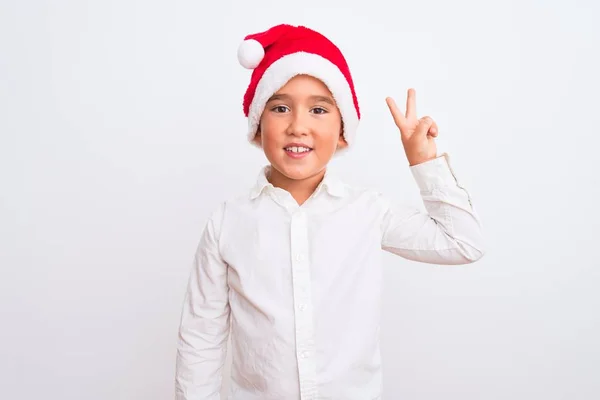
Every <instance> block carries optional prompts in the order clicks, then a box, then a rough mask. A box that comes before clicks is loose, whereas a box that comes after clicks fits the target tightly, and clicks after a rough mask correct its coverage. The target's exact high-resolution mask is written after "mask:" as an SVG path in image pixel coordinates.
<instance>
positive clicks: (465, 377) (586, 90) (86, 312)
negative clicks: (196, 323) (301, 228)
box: [0, 0, 600, 400]
mask: <svg viewBox="0 0 600 400" xmlns="http://www.w3.org/2000/svg"><path fill="white" fill-rule="evenodd" d="M1 4H2V5H1V8H0V135H1V136H0V266H1V269H0V313H1V319H0V324H1V327H0V398H2V399H11V400H13V399H15V400H16V399H32V400H33V399H41V398H43V399H56V400H59V399H60V400H67V399H68V400H71V399H77V400H82V399H84V400H105V399H106V400H129V399H132V400H137V399H144V400H159V399H169V398H172V397H173V379H174V367H175V345H176V339H177V327H178V322H179V316H180V307H181V305H182V301H183V296H184V290H185V285H186V281H187V277H188V274H189V271H190V267H191V262H192V259H193V254H194V251H195V246H196V245H197V241H198V240H199V238H200V234H201V231H202V229H203V227H204V223H205V221H206V219H207V217H208V215H209V213H210V212H211V211H212V210H214V209H215V207H216V206H217V205H218V203H219V202H220V201H221V200H224V199H226V198H229V197H230V196H232V195H234V194H238V193H241V192H242V191H243V190H245V189H246V188H248V187H250V185H252V184H253V183H254V180H255V177H256V176H257V173H258V170H259V168H260V167H261V166H262V165H263V164H264V163H265V162H266V159H265V158H264V155H262V154H261V152H260V150H259V149H255V148H254V147H251V146H250V145H249V144H248V143H247V142H246V139H245V128H246V121H245V119H244V116H243V113H242V106H241V104H242V95H243V92H244V90H245V88H246V86H247V84H248V82H249V75H250V71H248V70H245V69H243V68H242V67H241V66H240V65H239V64H238V63H237V59H236V51H237V46H238V44H239V43H240V41H241V40H242V38H243V36H244V35H246V34H248V33H254V32H258V31H263V30H265V29H267V28H268V27H270V26H272V25H275V24H278V23H282V22H286V23H291V24H305V25H307V26H309V27H311V28H314V29H317V30H319V31H321V32H323V33H324V34H326V35H327V36H329V37H330V38H331V39H332V40H333V41H334V42H335V43H336V44H338V46H339V47H340V48H341V49H342V51H343V52H344V54H345V55H346V58H347V59H348V62H349V64H350V67H351V70H352V72H353V75H354V78H355V81H356V86H357V91H358V94H359V99H360V102H361V106H362V112H363V120H362V122H361V127H360V129H359V132H358V137H357V139H358V140H357V143H356V147H355V148H354V150H353V151H351V152H349V153H348V154H346V155H344V156H343V157H340V158H337V159H335V160H334V161H333V163H332V164H331V168H332V169H333V170H335V171H336V172H337V173H339V174H340V175H341V177H342V178H344V179H345V180H346V181H348V182H350V183H353V184H359V185H365V184H366V185H370V186H373V187H377V188H379V189H380V190H382V191H383V192H385V193H386V194H388V195H391V196H395V197H397V198H398V199H400V200H403V201H405V202H406V203H407V204H413V205H417V206H421V204H420V199H419V197H418V190H417V187H416V185H415V183H414V181H413V180H412V177H411V175H410V173H409V170H408V168H407V163H406V159H405V156H404V153H403V149H402V147H401V142H400V138H399V134H398V131H397V130H396V128H395V126H394V125H393V121H392V119H391V116H390V115H389V111H388V110H387V108H386V105H385V101H384V99H385V96H388V95H391V96H393V97H395V98H396V100H397V102H398V103H399V104H401V105H404V102H405V96H406V90H407V89H408V88H409V87H414V88H415V89H416V91H417V104H418V105H417V112H418V113H419V116H424V115H431V116H432V117H433V118H434V119H435V120H436V122H437V123H438V125H439V128H440V138H439V148H440V151H447V152H449V153H450V155H451V157H452V161H453V165H454V167H455V170H456V172H457V174H458V176H459V178H460V180H461V181H462V183H463V184H464V185H465V186H466V187H467V188H468V189H469V191H470V192H471V194H472V196H473V199H474V203H475V205H476V207H477V209H478V211H479V213H480V215H481V217H482V219H483V221H484V226H485V232H486V236H487V241H488V253H487V255H486V256H485V257H484V259H482V260H481V261H480V262H478V263H476V264H473V265H469V266H452V267H449V266H445V267H442V266H436V265H425V264H418V263H414V262H409V261H405V260H403V259H401V258H399V257H397V256H393V255H386V256H385V274H386V285H385V307H384V321H383V328H382V334H383V358H384V379H385V384H384V390H385V392H384V393H385V398H386V399H390V400H438V399H445V400H454V399H456V400H458V399H460V400H496V399H497V400H507V399H511V400H530V399H543V400H558V399H561V400H562V399H568V400H595V399H598V398H600V344H599V340H598V338H599V337H600V291H599V289H598V288H599V287H600V254H599V253H598V249H599V248H600V245H599V243H598V242H599V239H600V233H599V230H600V218H599V216H598V207H599V202H600V182H599V178H598V175H599V174H600V167H599V165H600V164H599V162H598V157H599V156H598V154H597V147H598V143H599V142H598V135H599V134H600V129H599V127H598V126H599V124H600V113H599V112H598V107H599V106H600V101H599V100H598V93H599V90H600V79H599V78H598V71H600V61H599V58H598V57H599V49H600V28H599V27H598V23H597V19H598V16H599V15H600V7H599V6H598V3H596V2H593V1H592V0H588V1H583V0H581V1H571V2H568V4H567V2H558V1H541V0H539V1H531V0H528V1H523V0H520V1H516V0H512V1H495V2H490V1H487V2H478V1H464V0H457V1H452V2H448V1H442V0H437V1H435V0H429V1H410V2H393V1H387V0H386V1H375V0H369V1H364V0H363V1H348V0H346V1H323V2H321V1H313V2H291V1H241V0H239V1H212V2H201V1H157V0H153V1H137V2H136V1H133V0H119V1H117V0H112V1H107V0H104V1H91V0H85V1H83V0H72V1H60V0H56V1H41V0H35V1H33V0H32V1H25V0H24V1H16V0H12V1H11V0H2V2H1Z"/></svg>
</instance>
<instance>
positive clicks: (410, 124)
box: [385, 89, 438, 166]
mask: <svg viewBox="0 0 600 400" xmlns="http://www.w3.org/2000/svg"><path fill="white" fill-rule="evenodd" d="M385 101H386V103H387V105H388V107H389V109H390V112H391V113H392V117H393V118H394V122H395V123H396V126H397V127H398V129H400V137H401V138H402V145H403V146H404V152H405V153H406V158H407V159H408V163H409V165H411V166H413V165H417V164H421V163H423V162H426V161H429V160H432V159H434V158H436V157H437V146H436V144H435V138H436V137H437V135H438V127H437V125H436V123H435V121H434V120H433V119H431V117H427V116H426V117H422V118H417V106H416V93H415V90H414V89H408V95H407V97H406V114H403V113H402V112H401V111H400V110H399V109H398V106H397V105H396V102H395V101H394V99H392V98H391V97H387V98H386V99H385Z"/></svg>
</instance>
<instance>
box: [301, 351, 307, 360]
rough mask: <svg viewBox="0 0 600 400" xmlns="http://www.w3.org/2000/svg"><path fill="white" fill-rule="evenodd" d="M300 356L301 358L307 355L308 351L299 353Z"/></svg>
mask: <svg viewBox="0 0 600 400" xmlns="http://www.w3.org/2000/svg"><path fill="white" fill-rule="evenodd" d="M300 357H302V358H306V357H308V352H306V351H304V352H302V354H300Z"/></svg>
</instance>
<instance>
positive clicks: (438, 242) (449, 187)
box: [381, 154, 484, 264]
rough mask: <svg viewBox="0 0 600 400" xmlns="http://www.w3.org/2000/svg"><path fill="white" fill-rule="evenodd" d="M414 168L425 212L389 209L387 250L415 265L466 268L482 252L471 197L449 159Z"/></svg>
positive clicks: (384, 236) (385, 231) (384, 244)
mask: <svg viewBox="0 0 600 400" xmlns="http://www.w3.org/2000/svg"><path fill="white" fill-rule="evenodd" d="M410 168H411V172H412V174H413V177H414V178H415V180H416V182H417V185H418V186H419V189H420V191H421V197H422V199H423V203H424V205H425V208H426V210H427V213H424V212H421V211H419V210H416V209H413V208H409V207H397V208H392V207H390V206H388V207H386V208H387V209H386V212H385V215H384V218H383V224H382V233H383V234H382V243H381V246H382V248H383V249H384V250H386V251H389V252H391V253H394V254H397V255H399V256H401V257H404V258H406V259H409V260H413V261H420V262H425V263H432V264H467V263H471V262H474V261H477V260H478V259H480V258H481V257H482V256H483V254H484V249H483V236H482V233H481V223H480V220H479V218H478V216H477V213H476V212H475V210H474V208H473V206H472V204H471V198H470V196H469V193H468V192H467V191H466V190H465V189H464V188H462V187H461V186H460V185H459V184H458V182H457V180H456V177H455V176H454V173H453V172H452V169H451V168H450V164H449V161H448V156H447V155H446V154H444V155H442V156H441V157H437V158H434V159H433V160H429V161H426V162H423V163H420V164H417V165H414V166H412V167H410Z"/></svg>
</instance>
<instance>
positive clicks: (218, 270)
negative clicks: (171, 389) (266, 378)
mask: <svg viewBox="0 0 600 400" xmlns="http://www.w3.org/2000/svg"><path fill="white" fill-rule="evenodd" d="M222 211H223V208H222V207H221V208H220V209H219V210H218V211H217V212H215V213H214V214H213V215H212V216H211V218H210V219H209V221H208V223H207V224H206V227H205V229H204V232H203V234H202V236H201V239H200V242H199V244H198V247H197V250H196V254H195V257H194V263H193V266H192V270H191V273H190V276H189V280H188V285H187V291H186V294H185V300H184V302H183V309H182V313H181V321H180V326H179V340H178V345H177V362H176V377H175V394H176V399H177V400H208V399H219V398H220V390H221V383H222V370H223V366H224V364H225V356H226V352H227V339H228V336H229V314H230V308H229V301H228V298H229V288H228V284H227V265H226V263H225V262H224V261H223V260H222V258H221V256H220V254H219V245H218V237H219V230H220V228H219V225H220V222H221V220H222Z"/></svg>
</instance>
